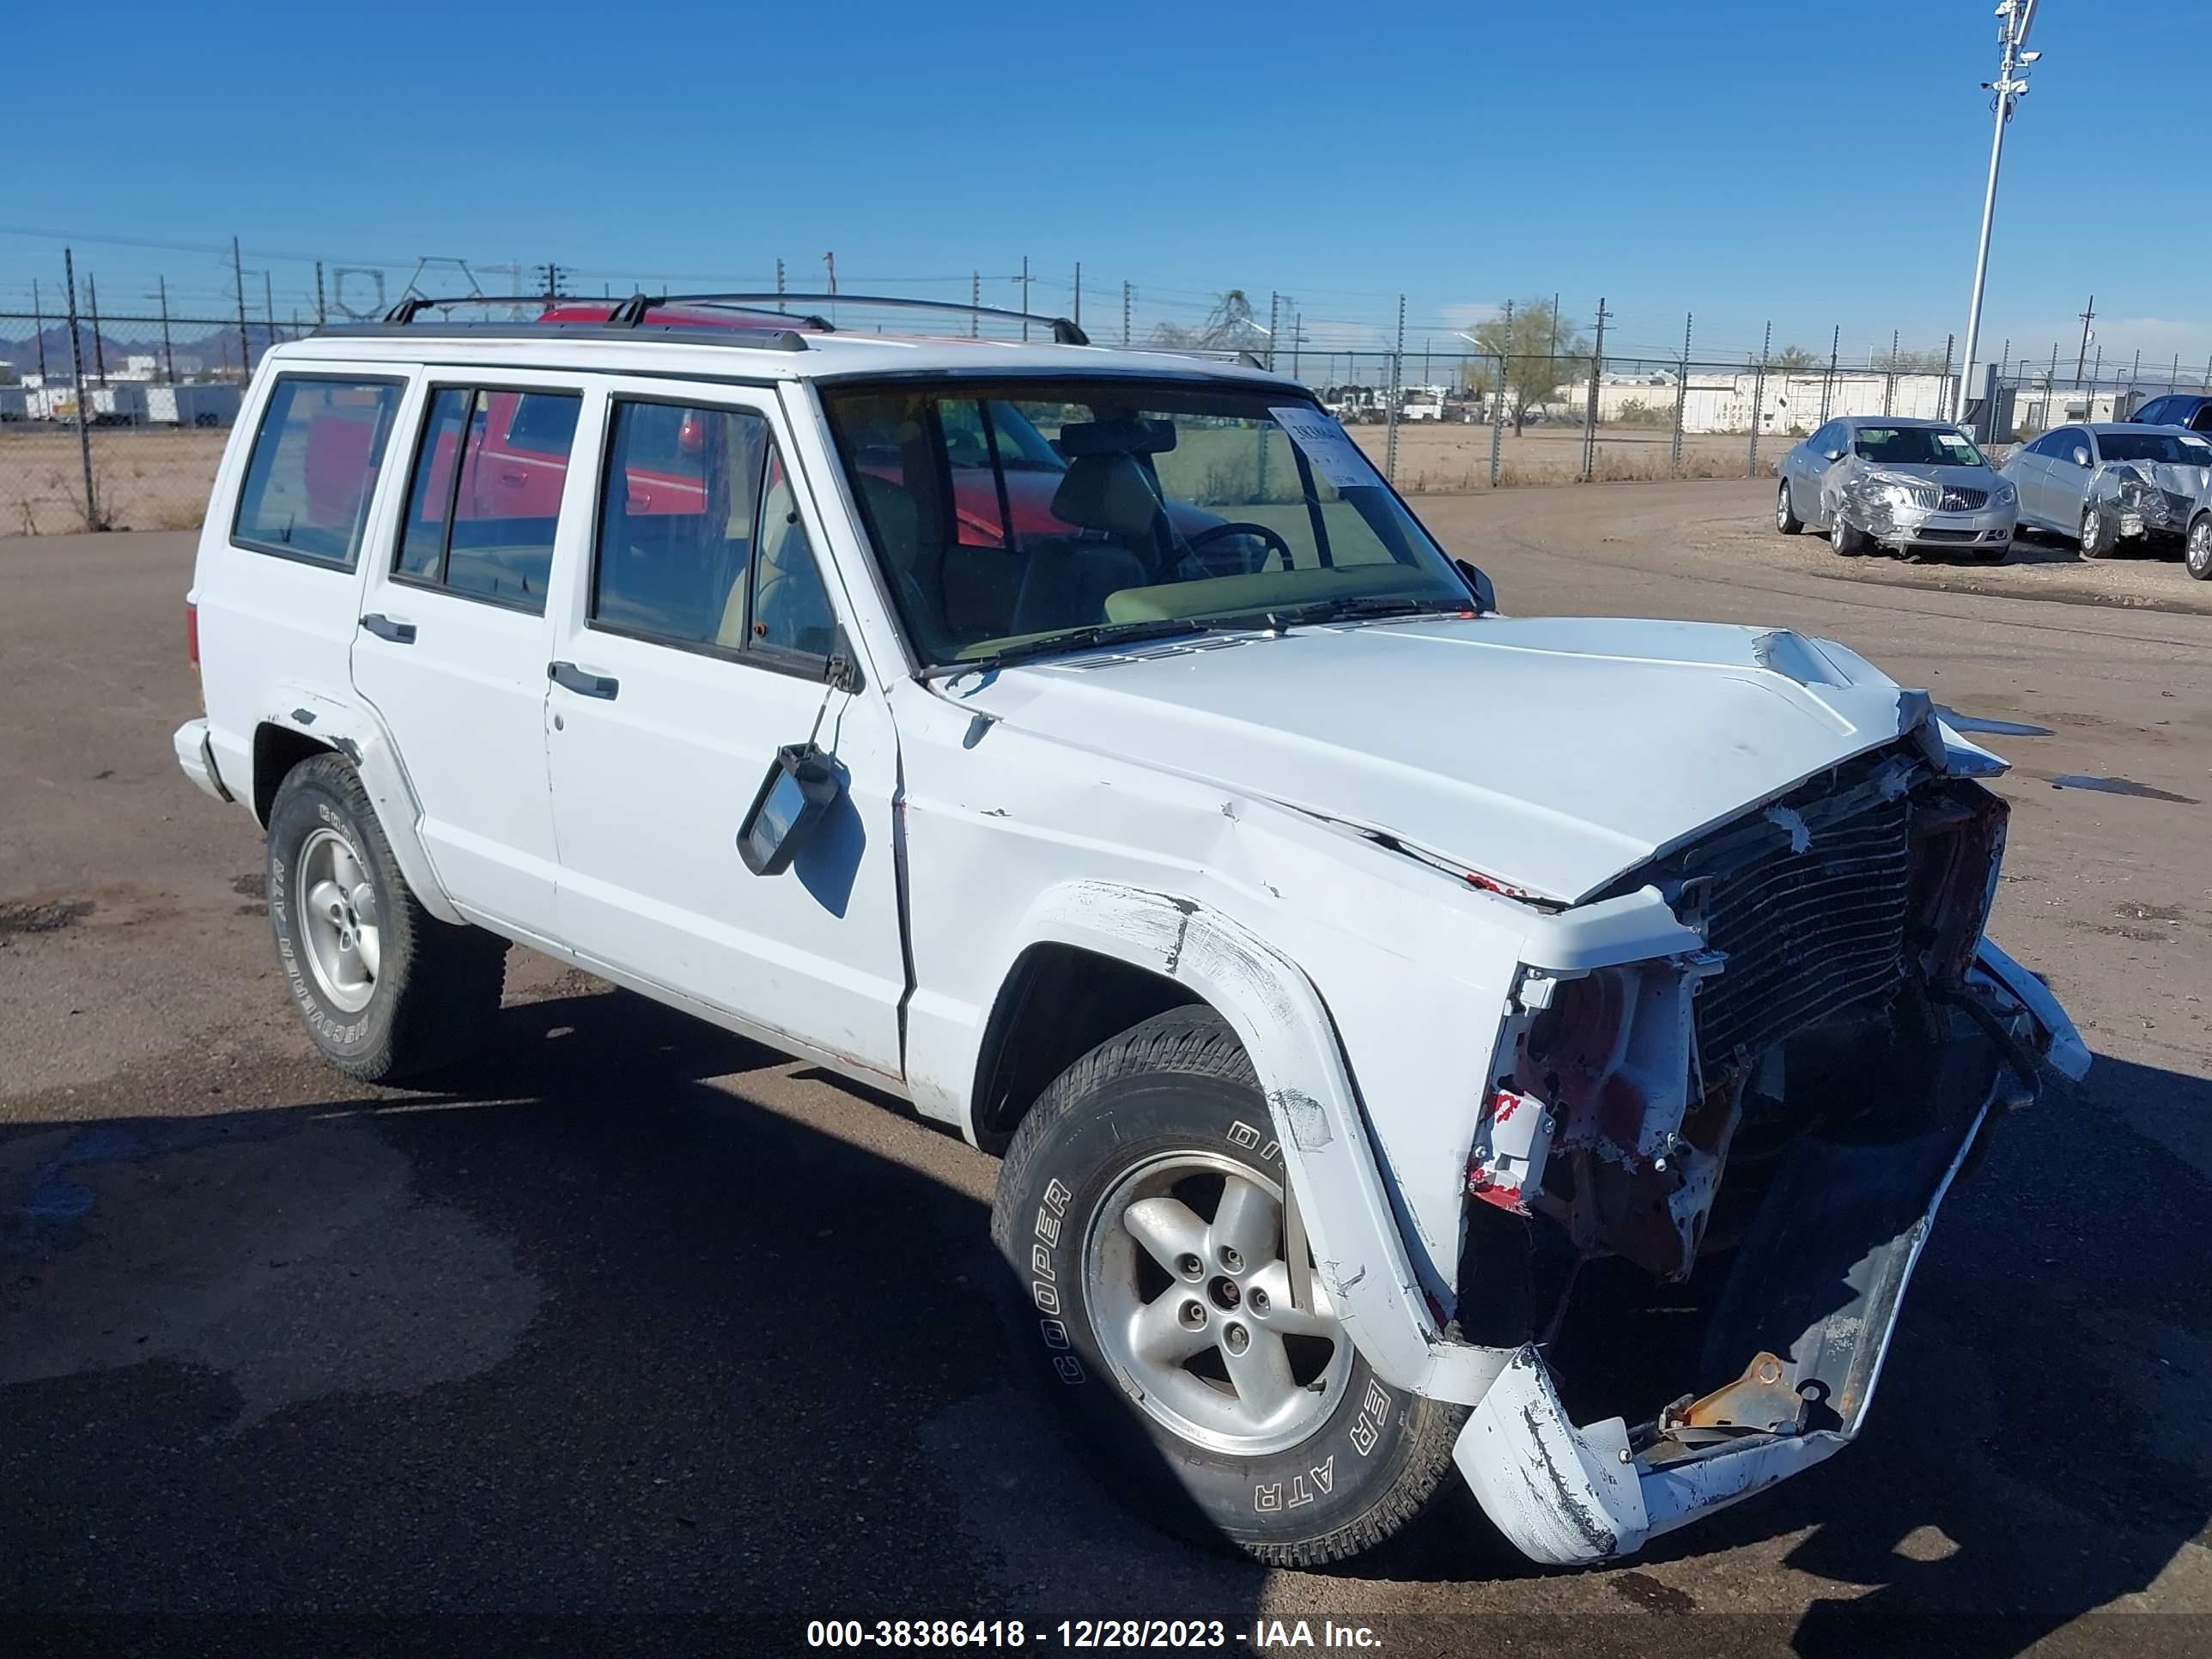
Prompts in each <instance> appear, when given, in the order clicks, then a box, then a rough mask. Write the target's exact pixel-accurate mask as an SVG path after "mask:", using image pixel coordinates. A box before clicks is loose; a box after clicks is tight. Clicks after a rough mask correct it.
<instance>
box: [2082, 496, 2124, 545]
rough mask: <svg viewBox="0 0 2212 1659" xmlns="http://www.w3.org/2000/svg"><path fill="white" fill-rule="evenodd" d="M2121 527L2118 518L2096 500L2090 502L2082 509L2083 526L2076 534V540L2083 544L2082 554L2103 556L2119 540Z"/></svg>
mask: <svg viewBox="0 0 2212 1659" xmlns="http://www.w3.org/2000/svg"><path fill="white" fill-rule="evenodd" d="M2119 529H2120V526H2119V521H2118V520H2117V519H2115V518H2113V516H2112V514H2111V513H2108V512H2106V510H2105V509H2104V508H2103V507H2100V506H2099V505H2098V504H2097V503H2096V502H2094V501H2091V502H2089V503H2088V504H2087V506H2086V507H2083V508H2082V509H2081V529H2080V530H2079V531H2078V532H2076V533H2075V541H2077V542H2079V543H2080V544H2081V556H2082V557H2083V558H2085V559H2101V558H2103V557H2104V556H2106V554H2107V553H2110V552H2111V551H2112V545H2113V544H2114V543H2116V542H2117V541H2118V540H2119Z"/></svg>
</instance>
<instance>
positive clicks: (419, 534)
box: [392, 386, 583, 615]
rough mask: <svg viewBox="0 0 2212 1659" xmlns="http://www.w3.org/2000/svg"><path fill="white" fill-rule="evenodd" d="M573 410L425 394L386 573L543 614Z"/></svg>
mask: <svg viewBox="0 0 2212 1659" xmlns="http://www.w3.org/2000/svg"><path fill="white" fill-rule="evenodd" d="M582 406H583V399H582V398H581V397H580V396H579V395H578V394H577V393H575V392H492V391H484V390H482V389H478V388H471V387H467V386H440V387H438V388H437V389H436V390H435V391H434V392H432V393H431V394H430V404H429V409H428V413H427V414H426V415H425V416H423V420H422V438H421V440H420V441H419V442H418V443H417V444H416V450H415V470H414V474H413V477H411V478H410V481H409V483H408V487H407V520H406V523H405V525H404V526H403V527H402V529H401V531H400V533H399V550H398V556H396V557H395V559H394V560H393V562H392V574H393V575H394V576H395V577H397V578H398V579H399V580H404V581H413V582H422V583H426V584H428V585H431V586H439V587H443V588H446V589H447V590H448V591H449V592H454V593H459V594H464V595H465V596H467V597H468V598H471V599H487V600H489V601H491V602H492V603H493V604H495V605H510V606H513V608H515V609H517V610H520V611H532V612H533V613H537V614H541V615H542V614H543V613H544V610H545V587H546V583H547V581H548V580H550V577H551V574H552V569H553V534H554V531H555V529H556V527H557V526H558V525H559V523H560V517H561V494H562V489H564V488H565V487H566V486H567V483H568V458H569V451H570V447H571V446H572V444H573V442H574V438H575V434H576V416H577V414H578V412H579V410H580V409H581V408H582ZM517 435H525V437H524V441H520V442H518V441H517Z"/></svg>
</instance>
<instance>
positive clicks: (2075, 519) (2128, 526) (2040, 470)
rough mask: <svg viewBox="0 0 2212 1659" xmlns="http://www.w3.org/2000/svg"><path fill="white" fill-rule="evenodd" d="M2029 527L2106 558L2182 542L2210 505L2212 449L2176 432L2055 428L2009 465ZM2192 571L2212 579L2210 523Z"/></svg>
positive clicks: (2119, 426)
mask: <svg viewBox="0 0 2212 1659" xmlns="http://www.w3.org/2000/svg"><path fill="white" fill-rule="evenodd" d="M2004 476H2005V477H2008V478H2009V479H2010V480H2011V481H2012V483H2013V484H2014V485H2015V488H2017V489H2018V490H2019V491H2020V519H2021V524H2022V525H2023V526H2027V527H2031V528H2033V529H2037V530H2044V531H2048V532H2051V534H2052V535H2054V536H2064V537H2067V538H2070V539H2072V540H2074V541H2075V542H2077V543H2079V544H2080V545H2081V556H2082V557H2083V558H2085V559H2101V558H2103V557H2105V556H2106V555H2107V554H2109V553H2112V551H2113V550H2116V549H2117V548H2118V546H2119V544H2121V543H2122V542H2123V541H2136V540H2142V541H2150V542H2166V543H2175V542H2180V541H2182V540H2183V538H2185V537H2187V536H2189V535H2190V533H2191V526H2193V525H2197V523H2198V522H2199V520H2200V518H2202V517H2203V515H2204V513H2205V510H2206V509H2207V508H2208V507H2212V444H2208V443H2206V442H2205V441H2204V440H2203V439H2202V438H2200V437H2198V436H2197V435H2195V434H2194V433H2191V432H2185V431H2183V430H2182V429H2181V428H2178V427H2154V426H2138V425H2136V424H2135V423H2134V422H2095V423H2082V424H2079V425H2075V426H2061V427H2053V428H2051V430H2050V431H2048V432H2046V433H2045V434H2044V435H2042V436H2041V437H2040V438H2038V439H2036V440H2035V441H2033V443H2029V444H2027V445H2024V446H2022V447H2021V451H2020V453H2018V454H2016V455H2015V456H2014V457H2013V458H2012V459H2010V460H2009V461H2008V462H2006V463H2005V465H2004ZM2200 535H2201V538H2202V540H2203V551H2202V553H2201V554H2199V553H2198V551H2197V549H2196V548H2195V547H2193V546H2192V547H2191V549H2190V555H2191V556H2190V558H2189V572H2190V574H2191V575H2192V576H2197V578H2198V579H2199V580H2204V579H2207V578H2212V519H2204V520H2203V530H2202V532H2200Z"/></svg>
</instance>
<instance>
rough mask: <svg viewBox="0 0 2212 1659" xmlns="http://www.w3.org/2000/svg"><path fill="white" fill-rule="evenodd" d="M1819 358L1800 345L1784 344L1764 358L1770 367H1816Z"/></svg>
mask: <svg viewBox="0 0 2212 1659" xmlns="http://www.w3.org/2000/svg"><path fill="white" fill-rule="evenodd" d="M1820 361H1821V360H1820V358H1818V357H1816V356H1814V355H1813V354H1812V353H1811V352H1810V351H1808V350H1807V349H1805V348H1804V347H1803V346H1801V345H1786V346H1784V347H1783V348H1782V349H1781V350H1779V351H1778V352H1776V353H1775V354H1774V355H1773V356H1771V357H1769V358H1768V359H1767V360H1766V363H1767V367H1768V368H1820Z"/></svg>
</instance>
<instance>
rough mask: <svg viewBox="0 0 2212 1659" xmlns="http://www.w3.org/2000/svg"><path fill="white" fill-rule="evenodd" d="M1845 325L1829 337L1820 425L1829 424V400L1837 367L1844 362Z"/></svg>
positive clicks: (1821, 395)
mask: <svg viewBox="0 0 2212 1659" xmlns="http://www.w3.org/2000/svg"><path fill="white" fill-rule="evenodd" d="M1843 355H1844V325H1842V324H1841V323H1838V324H1837V325H1836V331H1835V332H1834V333H1833V334H1831V335H1830V336H1829V337H1828V378H1827V379H1826V380H1823V381H1821V382H1820V424H1821V425H1822V426H1826V425H1827V423H1828V400H1829V398H1830V397H1831V395H1832V393H1833V392H1834V390H1835V386H1836V365H1837V364H1838V362H1841V361H1842V360H1843Z"/></svg>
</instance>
